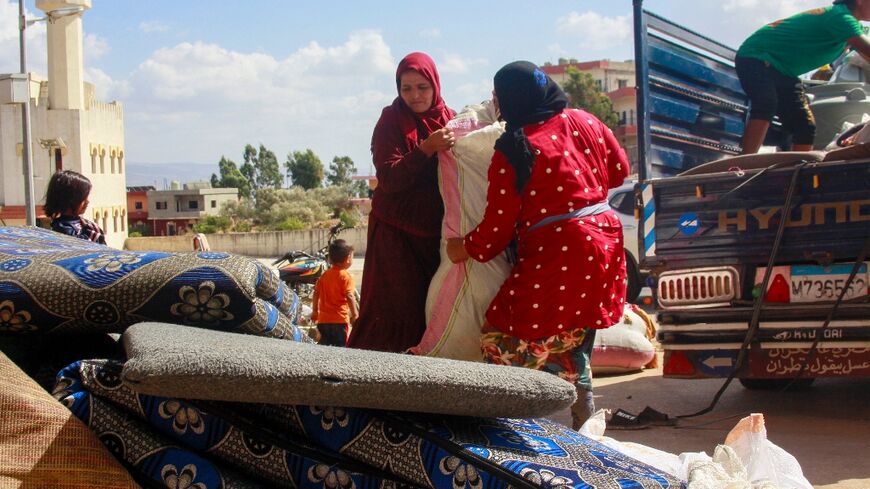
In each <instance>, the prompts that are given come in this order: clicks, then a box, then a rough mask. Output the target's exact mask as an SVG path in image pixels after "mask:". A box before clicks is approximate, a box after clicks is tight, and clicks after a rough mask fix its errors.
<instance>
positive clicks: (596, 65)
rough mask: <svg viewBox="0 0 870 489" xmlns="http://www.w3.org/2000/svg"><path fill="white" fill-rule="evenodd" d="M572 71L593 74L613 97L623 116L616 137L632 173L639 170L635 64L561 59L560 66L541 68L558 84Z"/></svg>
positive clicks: (606, 60)
mask: <svg viewBox="0 0 870 489" xmlns="http://www.w3.org/2000/svg"><path fill="white" fill-rule="evenodd" d="M568 68H576V69H577V70H578V71H580V72H583V73H589V74H590V75H592V78H593V79H594V80H595V82H596V84H597V85H598V89H599V90H601V91H602V92H603V93H604V94H605V95H607V96H608V97H609V98H610V102H611V103H612V104H613V110H614V112H616V114H617V115H618V116H619V125H618V126H617V127H615V128H614V129H613V134H615V135H616V138H617V139H618V140H619V144H621V145H622V147H623V148H625V151H626V152H627V153H628V158H629V159H630V160H631V166H632V172H633V173H634V172H636V171H637V117H636V110H637V109H636V107H637V96H636V94H635V88H634V87H635V77H634V61H631V60H628V61H611V60H609V59H601V60H597V61H583V62H578V61H577V60H573V59H572V60H565V59H560V60H559V64H557V65H544V66H542V67H541V69H543V70H544V73H546V74H548V75H550V78H552V79H553V81H555V82H556V83H558V84H560V85H561V84H562V83H564V82H565V80H566V79H567V78H568V75H567V73H566V72H567V71H568Z"/></svg>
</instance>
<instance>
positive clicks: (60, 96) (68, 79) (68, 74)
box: [36, 0, 91, 110]
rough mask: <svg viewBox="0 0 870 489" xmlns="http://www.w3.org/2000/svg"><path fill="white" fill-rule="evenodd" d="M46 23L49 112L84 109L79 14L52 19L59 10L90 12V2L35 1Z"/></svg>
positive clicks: (66, 0) (71, 0)
mask: <svg viewBox="0 0 870 489" xmlns="http://www.w3.org/2000/svg"><path fill="white" fill-rule="evenodd" d="M36 8H38V9H40V10H42V11H44V12H45V13H46V15H47V16H48V17H49V22H48V26H47V29H48V100H49V106H50V108H52V109H73V110H81V109H82V108H84V85H83V82H84V80H83V78H82V75H83V72H84V60H83V55H82V14H80V13H79V14H74V15H65V16H53V15H52V12H55V11H57V10H59V9H75V8H81V9H82V11H84V10H87V9H89V8H91V0H36Z"/></svg>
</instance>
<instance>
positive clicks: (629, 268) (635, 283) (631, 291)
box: [625, 253, 642, 302]
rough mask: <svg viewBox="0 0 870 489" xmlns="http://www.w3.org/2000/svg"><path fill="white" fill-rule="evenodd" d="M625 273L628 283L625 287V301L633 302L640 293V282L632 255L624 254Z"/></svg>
mask: <svg viewBox="0 0 870 489" xmlns="http://www.w3.org/2000/svg"><path fill="white" fill-rule="evenodd" d="M625 274H626V275H627V276H628V284H627V285H626V287H625V302H634V301H636V300H637V297H638V296H639V295H640V289H641V288H642V284H641V283H640V274H639V273H638V272H637V263H635V261H634V257H632V256H631V255H629V254H628V253H626V254H625Z"/></svg>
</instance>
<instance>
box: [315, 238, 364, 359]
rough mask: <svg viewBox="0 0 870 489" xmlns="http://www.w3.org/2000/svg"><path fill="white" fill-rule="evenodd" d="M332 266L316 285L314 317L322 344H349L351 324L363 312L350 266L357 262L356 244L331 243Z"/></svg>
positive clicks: (330, 259) (342, 241) (336, 241)
mask: <svg viewBox="0 0 870 489" xmlns="http://www.w3.org/2000/svg"><path fill="white" fill-rule="evenodd" d="M329 263H330V264H331V266H330V267H329V270H327V271H326V272H324V273H323V275H322V276H321V277H320V279H319V280H318V281H317V285H315V286H314V297H313V298H312V299H311V309H312V312H311V321H312V322H314V323H315V324H317V331H318V332H319V333H320V341H319V343H320V344H321V345H331V346H345V345H347V333H348V325H350V324H353V323H354V322H355V321H356V318H357V317H358V316H359V305H358V304H357V303H356V287H355V286H354V283H353V277H351V276H350V273H348V271H347V269H348V268H350V265H351V263H353V247H352V246H350V245H349V244H347V242H346V241H345V240H343V239H337V240H335V241H333V243H332V244H331V245H329Z"/></svg>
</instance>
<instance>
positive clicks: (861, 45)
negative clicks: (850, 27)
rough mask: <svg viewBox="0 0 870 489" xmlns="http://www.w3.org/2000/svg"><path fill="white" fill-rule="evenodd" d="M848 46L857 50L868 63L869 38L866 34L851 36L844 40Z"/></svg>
mask: <svg viewBox="0 0 870 489" xmlns="http://www.w3.org/2000/svg"><path fill="white" fill-rule="evenodd" d="M846 42H847V43H848V44H849V46H852V47H853V48H854V49H855V51H858V53H859V54H861V56H863V57H864V60H865V61H867V62H868V63H870V39H868V38H867V36H853V37H850V38H849V39H847V40H846Z"/></svg>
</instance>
